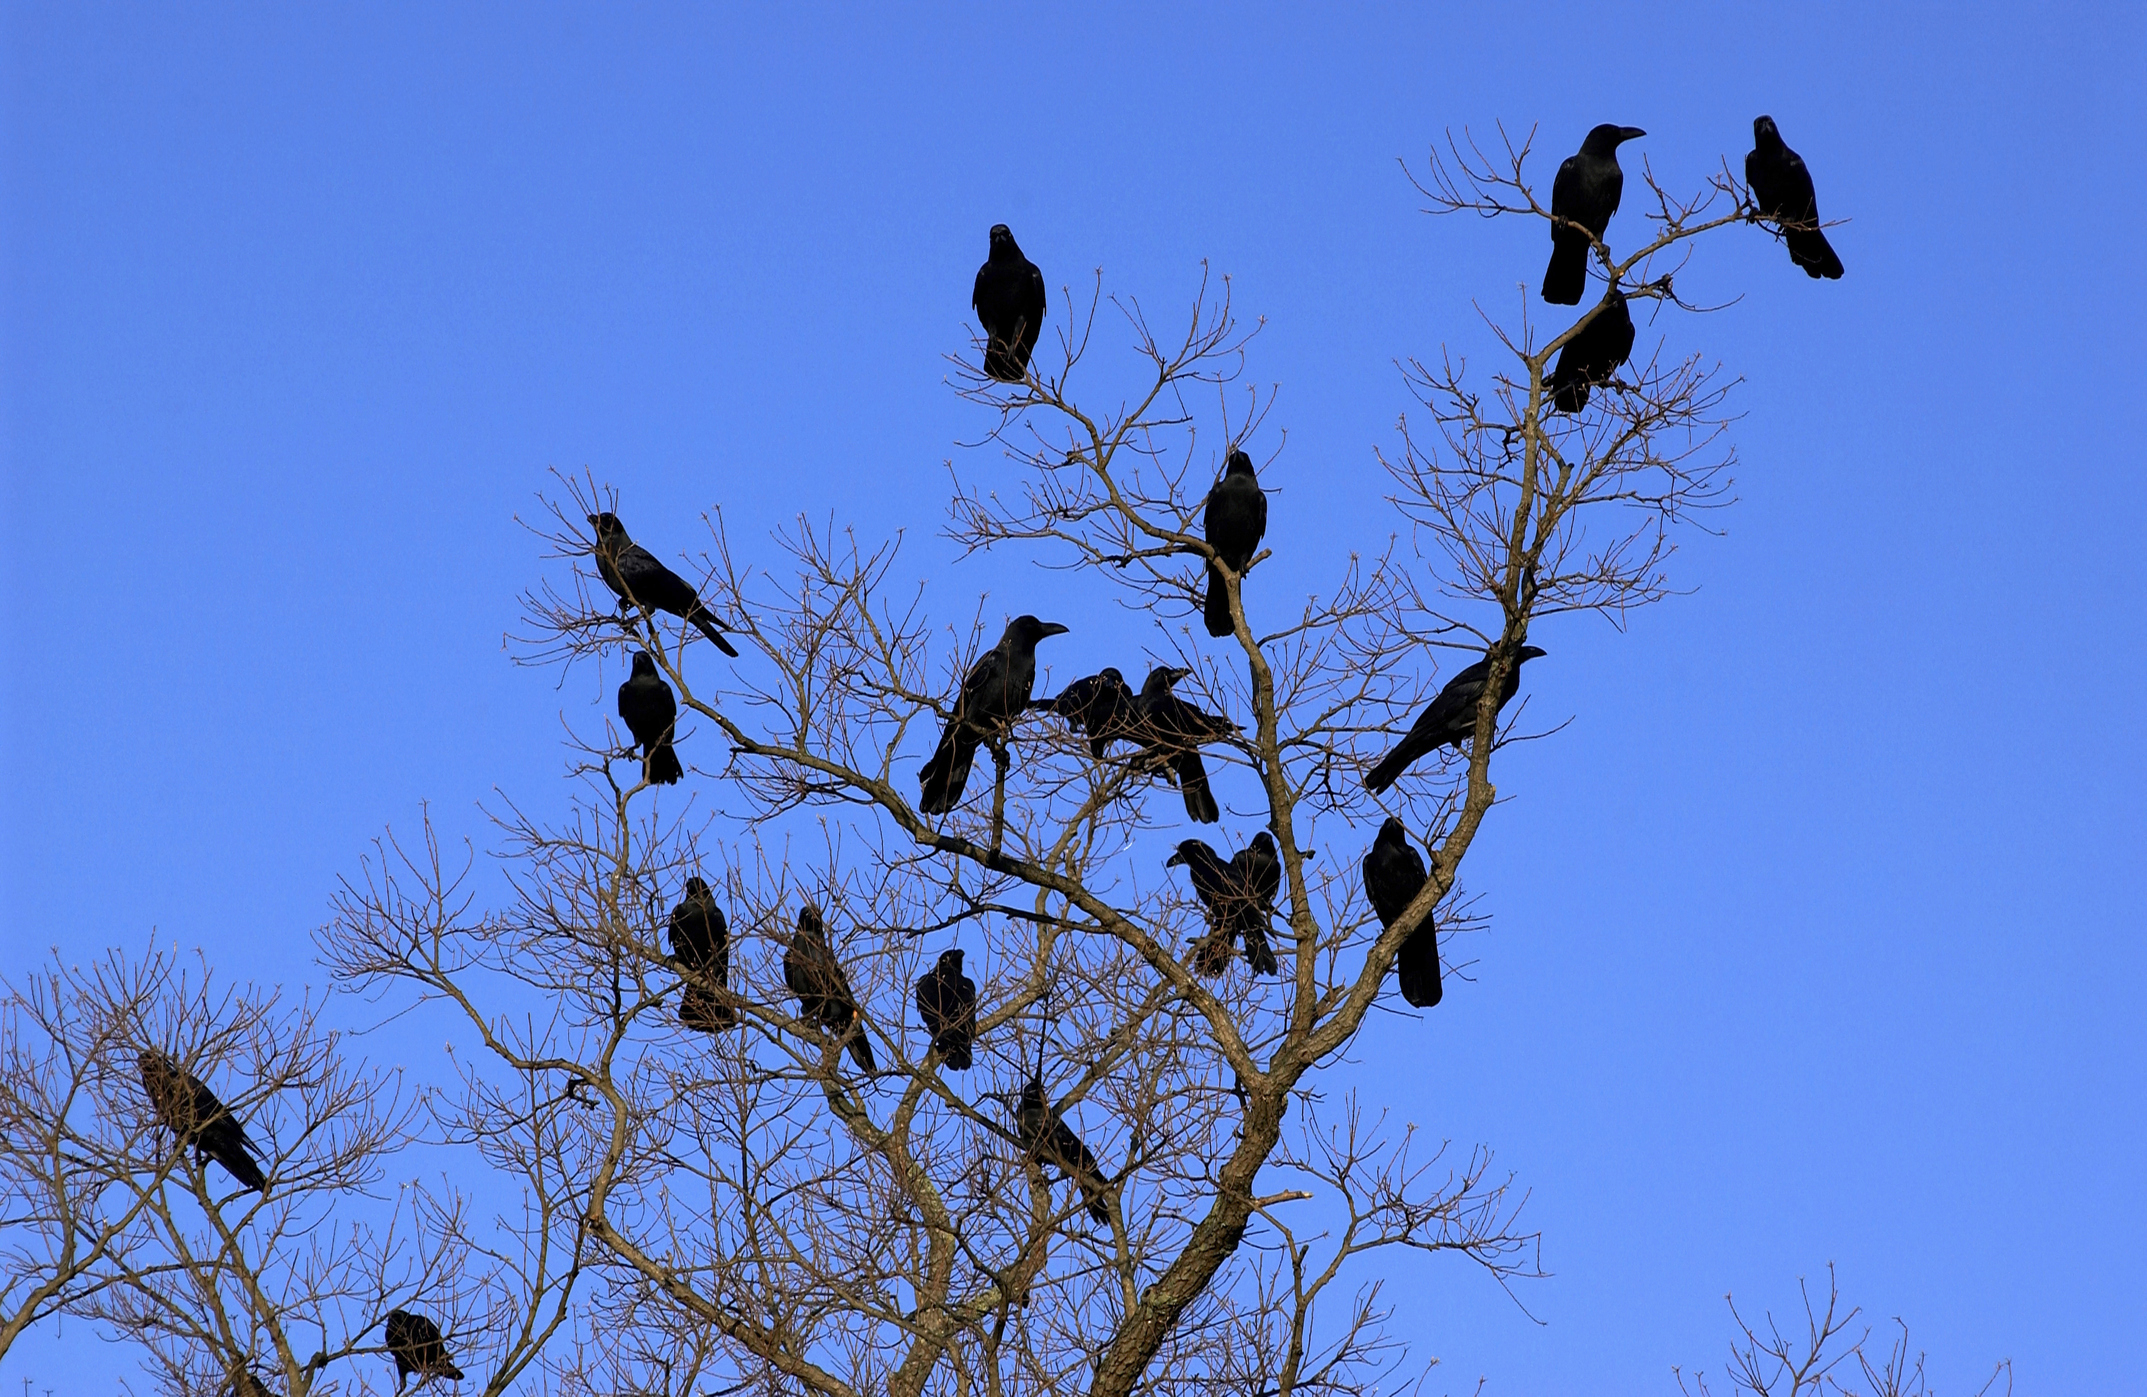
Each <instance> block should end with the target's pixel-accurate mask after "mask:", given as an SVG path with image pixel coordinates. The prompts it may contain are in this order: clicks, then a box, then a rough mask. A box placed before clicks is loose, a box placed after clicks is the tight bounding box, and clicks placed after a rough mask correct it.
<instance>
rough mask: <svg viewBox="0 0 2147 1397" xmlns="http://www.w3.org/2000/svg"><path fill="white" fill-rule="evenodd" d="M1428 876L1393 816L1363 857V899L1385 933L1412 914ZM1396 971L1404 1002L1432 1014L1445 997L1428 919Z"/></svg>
mask: <svg viewBox="0 0 2147 1397" xmlns="http://www.w3.org/2000/svg"><path fill="white" fill-rule="evenodd" d="M1430 876H1431V875H1430V874H1429V873H1428V872H1426V871H1425V868H1424V859H1423V856H1422V855H1420V854H1418V853H1417V851H1416V850H1415V849H1414V848H1412V847H1411V846H1410V843H1409V831H1408V830H1406V829H1404V828H1403V827H1402V822H1401V821H1400V820H1397V819H1395V818H1394V817H1393V816H1391V815H1389V816H1388V817H1387V822H1386V823H1385V824H1383V825H1381V826H1380V827H1379V837H1378V838H1377V839H1374V840H1373V841H1372V848H1371V852H1369V853H1367V854H1366V855H1365V856H1364V895H1365V896H1366V897H1367V898H1369V899H1370V900H1371V904H1372V911H1373V912H1374V913H1376V914H1377V915H1378V917H1379V925H1380V926H1381V927H1382V928H1385V927H1390V926H1392V925H1394V919H1395V918H1396V917H1399V916H1400V915H1401V914H1402V913H1403V912H1405V911H1407V910H1408V907H1409V904H1410V903H1411V902H1414V901H1415V900H1416V895H1417V894H1418V893H1419V892H1421V891H1423V888H1424V883H1425V881H1426V880H1427V879H1428V878H1429V877H1430ZM1395 968H1396V970H1397V972H1398V973H1399V975H1400V978H1401V986H1402V998H1403V999H1406V1000H1408V1001H1409V1002H1410V1003H1411V1004H1414V1005H1415V1006H1416V1007H1417V1008H1419V1009H1429V1008H1430V1007H1431V1006H1432V1005H1434V1004H1437V1003H1438V1002H1439V996H1440V995H1441V994H1443V993H1444V989H1443V987H1442V985H1441V978H1442V977H1441V976H1440V973H1439V933H1438V929H1437V928H1436V927H1434V926H1433V925H1432V919H1431V916H1430V914H1428V913H1427V914H1426V915H1425V917H1424V920H1423V921H1421V922H1419V923H1418V924H1417V928H1416V930H1415V931H1412V932H1410V933H1409V935H1408V936H1407V937H1406V938H1405V939H1404V940H1403V941H1402V945H1401V954H1400V955H1399V956H1397V957H1396V959H1395Z"/></svg>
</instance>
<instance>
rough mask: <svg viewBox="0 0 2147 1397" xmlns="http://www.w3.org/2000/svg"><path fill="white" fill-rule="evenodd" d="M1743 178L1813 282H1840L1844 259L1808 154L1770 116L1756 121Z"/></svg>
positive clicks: (1762, 214) (1761, 210)
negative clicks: (1823, 223)
mask: <svg viewBox="0 0 2147 1397" xmlns="http://www.w3.org/2000/svg"><path fill="white" fill-rule="evenodd" d="M1744 182H1745V183H1746V184H1749V185H1751V186H1752V202H1753V203H1755V204H1757V205H1759V216H1760V217H1761V218H1769V219H1772V220H1774V222H1775V223H1777V224H1779V225H1780V226H1781V230H1782V241H1783V242H1785V243H1788V244H1789V260H1790V261H1792V262H1794V263H1796V264H1797V265H1798V266H1800V267H1802V268H1803V269H1804V273H1805V275H1806V276H1809V277H1811V278H1812V279H1813V280H1814V281H1816V280H1818V279H1819V278H1820V277H1826V278H1828V279H1830V280H1838V279H1839V278H1840V276H1841V271H1842V267H1841V258H1839V257H1837V256H1835V255H1834V245H1833V244H1832V243H1830V242H1828V241H1827V240H1826V230H1825V229H1823V228H1821V227H1820V226H1819V196H1818V195H1817V194H1816V193H1814V192H1813V190H1812V172H1811V171H1810V170H1807V169H1805V168H1804V157H1803V156H1801V155H1798V154H1797V153H1796V152H1795V151H1793V150H1791V149H1790V148H1789V147H1788V146H1787V145H1785V144H1783V142H1782V133H1781V132H1780V131H1779V130H1778V129H1776V127H1775V125H1774V118H1773V117H1771V116H1761V117H1754V118H1753V119H1752V149H1751V151H1750V153H1748V154H1747V155H1746V156H1745V158H1744Z"/></svg>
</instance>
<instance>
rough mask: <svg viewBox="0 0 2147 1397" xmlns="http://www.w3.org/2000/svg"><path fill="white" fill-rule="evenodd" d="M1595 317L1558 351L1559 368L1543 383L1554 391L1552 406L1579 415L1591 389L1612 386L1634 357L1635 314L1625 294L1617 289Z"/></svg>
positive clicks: (1551, 393) (1552, 392)
mask: <svg viewBox="0 0 2147 1397" xmlns="http://www.w3.org/2000/svg"><path fill="white" fill-rule="evenodd" d="M1593 314H1594V316H1595V318H1594V319H1593V320H1590V321H1589V322H1588V323H1587V324H1585V325H1583V326H1581V327H1580V333H1578V334H1576V335H1574V336H1573V338H1571V339H1569V340H1567V341H1566V342H1565V347H1564V348H1562V349H1560V350H1559V351H1558V367H1556V368H1554V369H1552V370H1551V372H1550V376H1549V377H1547V378H1545V379H1544V380H1543V386H1544V387H1545V388H1546V389H1548V390H1550V395H1551V407H1552V408H1553V409H1554V410H1555V411H1558V412H1565V413H1575V412H1579V411H1580V410H1581V409H1582V408H1584V407H1586V406H1587V405H1588V390H1589V388H1591V387H1593V386H1594V385H1596V384H1599V383H1608V382H1609V381H1610V376H1611V375H1612V374H1614V373H1616V372H1617V371H1618V366H1619V365H1621V364H1623V363H1624V362H1625V361H1626V360H1627V359H1630V358H1631V357H1632V354H1633V313H1632V310H1631V309H1630V308H1629V307H1628V306H1627V305H1626V304H1625V293H1624V292H1623V291H1616V290H1613V291H1612V292H1611V293H1610V295H1609V296H1608V297H1606V298H1605V299H1604V303H1603V304H1602V305H1600V306H1597V307H1596V308H1595V310H1594V312H1593Z"/></svg>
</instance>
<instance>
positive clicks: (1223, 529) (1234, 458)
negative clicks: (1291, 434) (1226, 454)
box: [1201, 451, 1267, 635]
mask: <svg viewBox="0 0 2147 1397" xmlns="http://www.w3.org/2000/svg"><path fill="white" fill-rule="evenodd" d="M1201 522H1202V527H1203V531H1204V534H1203V536H1204V537H1205V538H1206V539H1207V540H1208V543H1209V544H1210V545H1211V546H1212V547H1213V548H1214V549H1215V551H1216V552H1217V553H1218V554H1220V555H1221V557H1222V560H1223V562H1224V564H1226V565H1227V566H1228V567H1229V569H1230V570H1231V571H1232V572H1235V573H1243V572H1244V571H1245V565H1246V564H1247V563H1250V562H1251V561H1252V557H1253V554H1255V553H1257V552H1259V551H1260V540H1261V539H1262V538H1264V537H1266V535H1267V496H1266V495H1263V494H1261V493H1260V477H1259V476H1258V475H1257V474H1255V473H1254V472H1253V468H1252V457H1250V456H1247V455H1246V454H1245V453H1244V452H1242V451H1233V452H1231V453H1230V459H1229V460H1228V461H1227V462H1226V463H1225V464H1224V466H1223V478H1222V479H1221V480H1218V481H1216V482H1215V486H1214V488H1213V489H1211V490H1209V491H1208V509H1207V514H1206V516H1205V517H1204V518H1203V519H1202V521H1201ZM1206 620H1207V623H1208V634H1209V635H1228V634H1230V592H1229V589H1228V588H1227V587H1226V586H1225V585H1224V583H1223V575H1222V573H1221V572H1219V571H1217V569H1216V567H1215V565H1214V564H1213V563H1210V564H1209V565H1208V604H1207V607H1206Z"/></svg>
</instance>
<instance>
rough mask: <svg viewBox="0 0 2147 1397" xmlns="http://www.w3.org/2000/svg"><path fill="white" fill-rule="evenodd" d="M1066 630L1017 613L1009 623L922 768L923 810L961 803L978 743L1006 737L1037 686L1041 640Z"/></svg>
mask: <svg viewBox="0 0 2147 1397" xmlns="http://www.w3.org/2000/svg"><path fill="white" fill-rule="evenodd" d="M1064 634H1066V627H1064V626H1062V625H1060V624H1059V623H1058V622H1056V621H1039V620H1037V619H1036V618H1035V617H1034V616H1016V617H1015V618H1014V619H1013V620H1011V621H1009V622H1007V623H1006V633H1005V634H1004V635H1002V636H1000V637H999V643H998V644H997V645H996V646H993V647H992V648H991V649H990V650H987V651H986V652H985V653H984V655H983V657H982V658H981V659H979V660H978V661H977V662H976V663H975V664H974V665H971V666H970V667H969V674H968V676H967V677H966V678H964V679H963V680H962V691H961V693H960V694H958V695H956V697H955V700H954V714H953V716H951V717H950V718H948V719H947V726H946V730H945V731H944V732H942V733H941V734H940V737H939V747H938V749H937V750H936V751H934V752H933V753H932V759H931V760H930V761H928V762H926V763H925V764H924V769H923V770H921V771H920V772H918V773H917V780H918V784H919V785H921V786H922V787H923V796H922V798H921V799H920V800H918V802H917V808H918V809H919V810H922V811H923V812H924V813H925V814H927V815H944V814H946V813H947V812H948V811H949V810H952V809H953V808H954V807H955V806H956V805H957V804H959V803H960V801H961V799H962V788H963V787H964V786H966V785H968V784H969V763H970V761H971V759H973V758H974V757H975V756H976V754H977V744H978V743H980V742H984V741H988V740H994V739H997V738H999V737H1002V736H1004V735H1005V733H1006V731H1007V730H1008V729H1009V728H1010V727H1012V726H1013V723H1014V719H1015V718H1016V717H1017V716H1018V715H1019V714H1020V713H1021V711H1022V710H1023V709H1025V708H1027V707H1028V706H1029V695H1030V694H1031V693H1032V692H1034V691H1035V689H1036V642H1038V641H1039V640H1042V639H1044V638H1045V637H1046V636H1054V635H1064Z"/></svg>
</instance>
